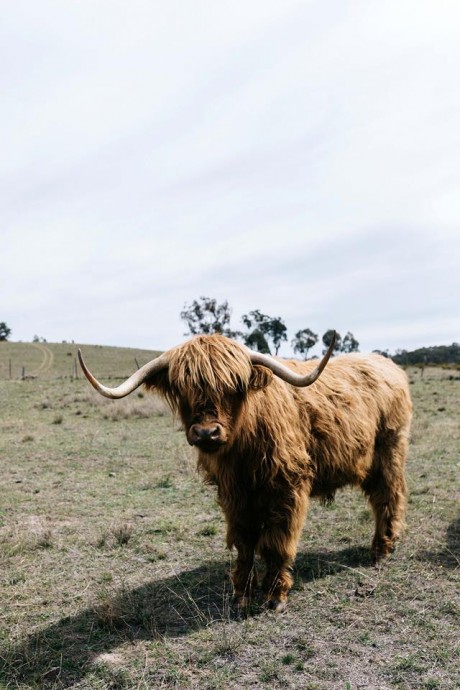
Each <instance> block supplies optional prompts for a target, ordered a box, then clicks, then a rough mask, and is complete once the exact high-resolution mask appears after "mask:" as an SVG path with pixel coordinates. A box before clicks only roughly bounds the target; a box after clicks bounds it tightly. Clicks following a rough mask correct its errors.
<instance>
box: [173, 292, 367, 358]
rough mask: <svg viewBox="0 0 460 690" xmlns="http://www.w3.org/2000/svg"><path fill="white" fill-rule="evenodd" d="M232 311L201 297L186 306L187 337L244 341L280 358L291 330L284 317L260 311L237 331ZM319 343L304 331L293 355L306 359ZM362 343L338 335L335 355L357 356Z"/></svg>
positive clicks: (326, 337)
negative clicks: (216, 336) (217, 335)
mask: <svg viewBox="0 0 460 690" xmlns="http://www.w3.org/2000/svg"><path fill="white" fill-rule="evenodd" d="M231 315H232V310H231V308H230V306H229V304H228V302H227V301H224V302H222V303H221V304H218V302H217V300H215V299H214V298H211V297H200V298H199V299H197V300H193V302H191V303H190V304H185V305H184V308H183V310H182V311H181V313H180V317H181V319H182V321H184V322H185V323H186V324H187V327H188V331H187V333H185V335H198V334H200V333H204V334H209V333H220V334H222V335H225V336H227V337H229V338H235V339H236V338H241V339H242V340H243V342H244V344H245V345H247V346H248V347H250V348H251V349H252V350H257V351H258V352H262V353H265V354H272V352H273V353H274V354H275V355H277V354H278V351H279V349H280V347H281V344H282V343H283V342H287V340H288V329H287V326H286V324H285V323H284V321H283V319H282V318H281V316H269V315H268V314H263V313H262V312H261V311H260V310H259V309H254V310H253V311H250V312H248V313H247V314H243V316H242V317H241V322H242V324H243V326H244V327H245V329H246V330H235V329H233V328H232V327H231V325H230V320H231ZM333 334H334V330H333V329H332V328H331V329H329V330H327V331H326V332H325V333H324V334H323V336H322V338H321V340H322V343H323V346H324V352H325V351H326V350H327V348H328V347H329V345H330V344H331V342H332V338H333ZM318 340H319V336H318V334H317V333H314V332H313V331H312V330H311V329H310V328H303V329H301V330H299V331H297V333H295V335H294V337H293V338H292V340H291V345H292V348H293V350H294V352H295V353H296V354H298V355H300V356H301V357H303V358H304V359H307V358H308V353H309V352H310V350H311V349H312V348H313V347H314V346H315V345H316V343H317V342H318ZM358 350H359V343H358V341H357V340H356V338H355V337H354V335H353V333H350V332H348V333H347V334H346V335H345V336H344V337H343V338H342V337H341V336H340V334H338V333H337V334H336V342H335V347H334V351H335V352H358Z"/></svg>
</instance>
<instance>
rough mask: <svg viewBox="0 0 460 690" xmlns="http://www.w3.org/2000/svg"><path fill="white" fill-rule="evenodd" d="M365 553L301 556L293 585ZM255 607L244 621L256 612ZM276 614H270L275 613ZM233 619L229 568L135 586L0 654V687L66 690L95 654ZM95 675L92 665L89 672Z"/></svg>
mask: <svg viewBox="0 0 460 690" xmlns="http://www.w3.org/2000/svg"><path fill="white" fill-rule="evenodd" d="M370 564H371V561H370V556H369V552H368V550H367V549H364V548H347V549H344V550H342V551H338V552H332V551H330V552H329V551H328V552H309V553H305V554H304V553H300V554H299V556H298V558H297V561H296V566H295V578H296V581H297V582H299V581H300V582H303V583H307V582H310V581H313V580H318V579H319V578H322V577H325V576H326V575H331V574H333V573H334V572H338V571H341V570H342V569H343V568H344V567H345V568H350V567H351V568H353V567H361V568H363V567H366V566H370ZM262 610H263V609H262V607H261V605H260V602H258V601H257V602H256V603H255V604H254V606H253V608H252V610H251V613H250V615H258V614H260V613H261V612H262ZM274 615H276V614H274ZM238 620H239V617H238V614H237V613H236V612H235V611H234V610H233V607H232V602H231V587H230V583H229V577H228V563H225V562H223V561H219V562H217V561H211V562H207V563H205V564H203V565H202V566H200V567H197V568H194V569H192V570H185V571H182V572H181V573H179V574H177V575H174V576H172V577H168V578H164V579H160V580H158V581H152V582H149V583H147V584H144V585H142V586H141V587H138V588H135V589H131V590H127V591H121V592H114V593H112V594H111V595H110V594H105V595H104V596H102V597H101V598H100V600H98V603H97V604H96V605H95V606H93V607H91V608H86V609H83V610H82V611H80V612H79V613H77V614H76V615H74V616H67V617H64V618H62V619H61V620H59V621H57V622H56V623H54V624H52V625H50V626H48V627H45V628H43V629H41V630H40V631H39V632H36V633H33V634H31V635H30V636H28V637H27V638H26V639H25V640H24V641H23V642H22V643H20V644H17V645H4V648H3V649H0V685H1V681H3V682H4V683H5V684H6V686H7V687H8V686H9V684H11V686H12V687H17V686H20V685H21V684H24V685H30V686H33V687H41V688H51V687H53V688H68V687H70V686H71V685H73V684H75V683H77V682H78V681H79V680H81V679H82V678H84V677H85V676H86V675H87V674H88V672H90V670H91V667H92V664H94V662H95V660H96V659H97V657H98V656H99V655H101V654H104V653H107V652H110V651H111V650H113V649H115V648H116V647H118V646H119V645H121V644H123V643H126V642H129V641H134V640H142V639H143V640H154V639H162V638H165V637H179V636H183V635H188V634H191V633H192V632H193V631H196V630H199V629H200V628H204V627H206V626H208V625H210V624H211V623H215V622H218V621H221V622H224V621H225V622H229V621H236V624H238V623H237V621H238ZM93 669H94V666H93Z"/></svg>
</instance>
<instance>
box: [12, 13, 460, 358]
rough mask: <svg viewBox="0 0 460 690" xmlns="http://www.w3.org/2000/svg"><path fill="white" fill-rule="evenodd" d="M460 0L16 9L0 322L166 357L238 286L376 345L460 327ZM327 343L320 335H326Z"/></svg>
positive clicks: (287, 317)
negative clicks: (192, 319) (190, 325)
mask: <svg viewBox="0 0 460 690" xmlns="http://www.w3.org/2000/svg"><path fill="white" fill-rule="evenodd" d="M459 26H460V3H458V1H457V0H452V1H449V0H432V1H430V2H426V1H424V0H398V1H393V0H387V1H386V2H381V1H376V0H362V1H361V0H356V1H347V0H340V1H338V0H329V1H326V2H324V1H321V2H320V1H315V0H311V1H310V0H302V1H300V0H263V2H262V1H261V0H260V1H259V0H253V1H252V2H248V1H247V0H245V2H241V1H240V0H232V2H227V1H226V0H219V2H216V1H215V0H214V1H211V0H194V2H186V0H181V1H180V2H179V1H178V0H169V1H168V2H167V3H165V2H156V1H152V0H130V2H127V1H126V0H125V1H124V2H120V1H119V0H79V2H73V3H69V2H58V0H41V1H40V2H36V0H15V2H11V3H3V4H2V8H1V9H0V65H1V68H0V88H1V94H2V98H1V103H2V105H1V108H0V137H1V146H0V150H1V154H0V260H1V263H0V321H5V322H6V323H7V324H8V326H9V327H10V328H11V329H12V337H11V339H12V340H13V341H17V340H22V341H30V340H32V338H33V337H34V336H36V335H37V336H39V337H41V338H46V340H47V341H48V342H61V341H62V340H66V341H68V342H70V341H72V340H74V341H75V342H78V343H96V344H103V345H117V346H129V347H142V348H148V349H167V348H169V347H172V346H173V345H176V344H178V343H179V342H181V341H183V340H184V339H185V332H186V326H185V324H184V323H183V322H181V320H180V316H179V314H180V312H181V310H182V309H183V307H184V304H190V303H191V302H192V301H193V300H194V299H198V298H199V297H200V296H208V297H213V298H215V299H217V301H218V302H223V301H224V300H227V301H228V302H229V304H230V306H231V308H232V310H233V316H232V326H233V328H234V329H241V328H243V326H242V324H241V316H242V315H243V314H245V313H248V312H249V311H251V310H254V309H259V310H260V311H262V312H263V313H265V314H268V315H270V316H274V317H275V316H280V317H282V318H283V319H284V321H285V323H286V325H287V327H288V338H289V342H288V343H286V344H284V345H283V347H282V348H281V350H280V354H282V355H285V356H288V355H289V354H290V353H291V352H292V350H291V347H290V341H291V339H292V338H293V337H294V334H295V332H296V331H298V330H299V329H303V328H311V329H312V330H313V331H314V332H316V333H318V334H319V335H320V336H321V335H322V334H323V333H324V332H325V331H326V330H328V329H329V328H335V329H337V330H338V331H339V332H340V333H341V334H342V336H343V335H344V334H345V333H346V332H347V331H351V332H352V333H353V334H354V336H355V337H356V338H357V340H358V341H359V343H360V350H361V351H363V352H369V351H371V350H373V349H389V350H390V352H394V351H395V350H397V349H408V350H411V349H414V348H416V347H420V346H425V345H427V346H428V345H441V344H450V343H452V342H454V341H455V342H459V341H460V299H459V295H460V125H459V123H460V80H459V72H460V40H459V37H460V34H459V31H460V30H459ZM318 352H319V347H318Z"/></svg>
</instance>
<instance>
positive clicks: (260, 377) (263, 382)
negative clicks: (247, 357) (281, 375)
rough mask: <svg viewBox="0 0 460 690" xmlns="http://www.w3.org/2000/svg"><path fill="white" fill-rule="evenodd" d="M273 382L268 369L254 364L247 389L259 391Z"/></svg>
mask: <svg viewBox="0 0 460 690" xmlns="http://www.w3.org/2000/svg"><path fill="white" fill-rule="evenodd" d="M272 380H273V374H272V372H271V371H270V369H267V367H263V366H261V365H260V364H254V366H253V367H252V374H251V380H250V382H249V387H250V388H251V389H252V390H255V391H261V390H263V389H264V388H266V387H267V386H268V384H269V383H271V381H272Z"/></svg>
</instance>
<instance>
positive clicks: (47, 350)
mask: <svg viewBox="0 0 460 690" xmlns="http://www.w3.org/2000/svg"><path fill="white" fill-rule="evenodd" d="M79 347H80V348H81V350H82V352H83V355H84V357H85V361H87V362H88V365H89V366H90V368H91V369H92V370H93V371H94V372H95V373H96V375H97V376H100V377H101V378H102V377H104V378H117V377H120V378H123V377H125V376H128V375H129V374H131V373H132V372H133V371H135V370H136V369H137V364H136V360H137V362H139V365H140V366H142V365H143V364H145V363H146V362H148V361H149V360H150V359H152V358H153V357H155V356H156V355H157V354H159V352H158V351H153V350H139V349H134V348H127V347H125V348H123V347H108V346H102V345H78V344H75V343H10V342H1V343H0V380H1V379H8V378H9V375H10V366H11V377H12V379H19V378H21V376H22V371H23V368H25V373H26V376H32V377H37V378H39V379H41V380H46V379H53V378H70V377H72V376H73V373H74V363H75V359H76V356H77V350H78V348H79ZM77 375H79V376H80V375H81V372H80V371H79V370H77Z"/></svg>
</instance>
